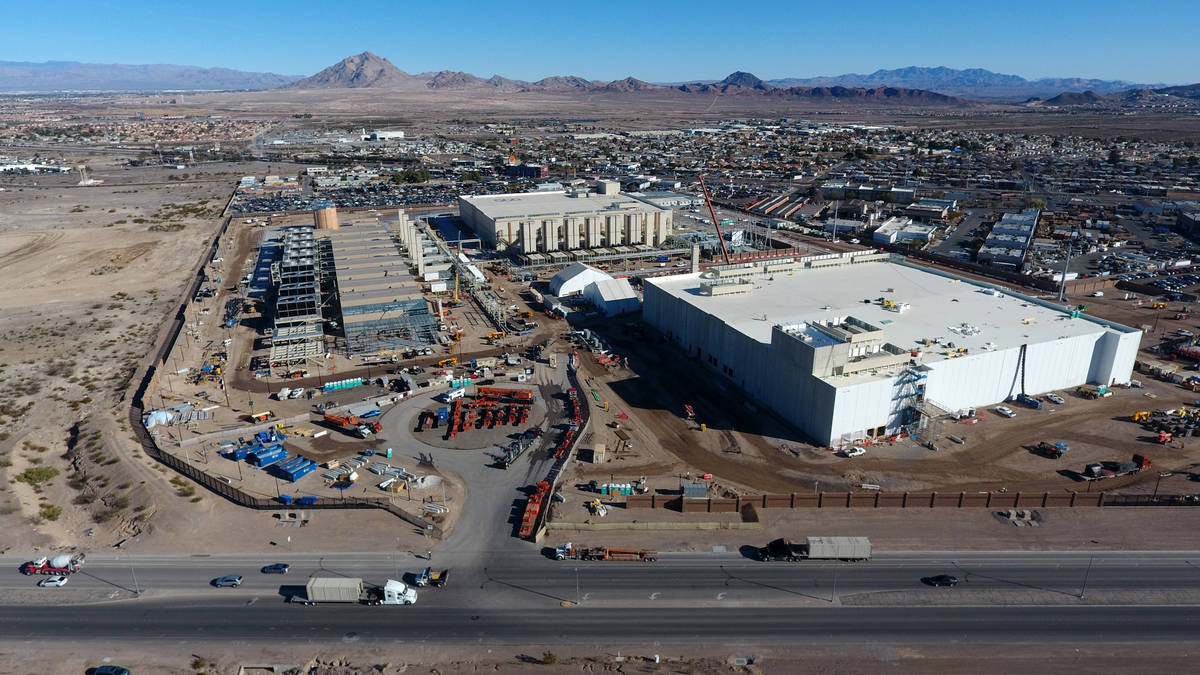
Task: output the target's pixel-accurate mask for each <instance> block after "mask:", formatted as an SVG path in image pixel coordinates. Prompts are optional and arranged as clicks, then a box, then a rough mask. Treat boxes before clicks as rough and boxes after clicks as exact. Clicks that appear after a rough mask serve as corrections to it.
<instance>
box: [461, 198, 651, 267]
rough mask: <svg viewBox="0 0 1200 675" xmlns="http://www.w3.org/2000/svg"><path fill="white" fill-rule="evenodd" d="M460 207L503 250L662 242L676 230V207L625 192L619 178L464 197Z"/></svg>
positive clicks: (479, 232) (465, 217)
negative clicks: (577, 185) (570, 186)
mask: <svg viewBox="0 0 1200 675" xmlns="http://www.w3.org/2000/svg"><path fill="white" fill-rule="evenodd" d="M458 206H459V212H460V214H461V215H462V219H463V221H464V222H465V223H466V224H467V225H468V226H469V227H470V228H471V229H472V230H474V231H475V233H476V234H477V235H479V237H480V238H481V239H482V240H483V241H484V242H485V243H486V244H487V245H488V246H491V247H493V248H496V249H498V250H506V249H509V248H512V249H514V250H517V251H519V252H521V253H535V252H537V251H575V250H579V249H594V248H601V247H607V246H627V245H638V244H643V245H648V246H661V245H663V244H664V243H666V240H667V237H669V236H670V234H671V214H672V211H671V209H669V208H664V207H660V206H656V205H654V204H651V203H648V202H645V201H640V200H637V199H633V198H631V197H629V196H626V195H623V194H621V193H620V192H619V190H618V189H617V184H616V182H615V181H598V182H597V183H596V185H595V187H594V188H593V189H590V190H589V189H582V188H575V189H570V190H552V191H539V192H528V193H523V194H503V195H484V196H476V197H470V196H468V197H459V198H458Z"/></svg>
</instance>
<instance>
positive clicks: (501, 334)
mask: <svg viewBox="0 0 1200 675" xmlns="http://www.w3.org/2000/svg"><path fill="white" fill-rule="evenodd" d="M505 335H507V333H505V332H504V331H502V330H501V331H493V332H491V333H488V334H487V336H488V339H489V340H499V339H502V338H503V337H504V336H505Z"/></svg>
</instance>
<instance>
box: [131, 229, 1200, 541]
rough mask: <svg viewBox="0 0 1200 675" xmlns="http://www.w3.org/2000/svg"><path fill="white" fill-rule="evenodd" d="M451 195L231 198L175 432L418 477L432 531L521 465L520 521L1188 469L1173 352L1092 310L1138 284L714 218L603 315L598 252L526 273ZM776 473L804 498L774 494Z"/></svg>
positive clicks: (322, 489) (351, 473)
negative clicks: (1005, 281) (1052, 275)
mask: <svg viewBox="0 0 1200 675" xmlns="http://www.w3.org/2000/svg"><path fill="white" fill-rule="evenodd" d="M441 215H444V214H440V215H439V216H438V217H439V218H440V217H441ZM434 220H435V218H434V217H432V216H428V215H425V216H422V215H419V214H416V215H414V214H408V213H406V212H404V211H396V212H391V213H389V212H382V211H380V212H368V213H357V214H353V215H346V216H343V217H341V218H339V217H338V215H337V214H336V212H333V211H332V209H321V210H319V211H317V212H316V214H315V215H303V214H297V215H293V216H286V217H284V218H278V219H267V222H247V223H242V224H240V226H238V227H237V229H236V232H235V231H233V230H232V228H231V233H230V235H229V236H228V238H227V239H226V240H225V241H223V242H222V243H223V245H224V246H228V247H229V249H228V250H229V256H228V257H229V258H230V260H228V261H225V260H224V257H223V256H222V255H221V252H220V251H219V250H218V251H215V252H214V256H213V258H212V260H211V261H210V265H209V266H208V269H207V272H206V273H207V275H208V276H209V278H215V279H221V278H226V279H236V280H237V283H235V284H233V285H232V286H230V285H229V284H224V283H214V284H211V286H223V287H225V288H221V289H220V290H216V289H214V292H212V293H198V294H197V295H196V297H195V298H194V299H193V303H192V305H193V307H191V308H189V315H190V316H191V317H192V320H191V321H189V322H187V323H186V324H185V327H184V331H183V339H181V340H180V341H179V342H178V343H177V344H176V350H175V352H174V353H173V354H172V355H171V356H169V357H168V363H170V364H171V365H172V368H170V369H169V371H171V372H164V373H162V374H161V375H160V376H159V377H158V378H157V381H156V383H157V385H158V386H157V388H156V389H155V390H154V394H152V396H151V397H149V399H148V400H151V401H156V402H158V403H160V404H161V405H160V406H159V408H158V409H157V410H155V411H152V412H151V411H148V415H147V418H146V420H147V423H148V426H150V427H151V432H152V433H153V434H154V435H156V436H157V437H158V440H159V442H160V444H162V445H163V447H164V448H165V449H166V451H167V452H169V453H172V454H175V455H178V456H179V457H181V458H183V459H184V461H189V462H192V463H193V464H197V463H198V464H202V465H203V467H204V470H205V471H206V472H210V473H212V474H214V475H215V476H216V477H217V478H216V479H217V480H219V481H222V482H226V483H227V484H228V485H230V486H232V487H236V488H237V489H239V490H245V491H246V493H247V494H253V495H257V498H264V499H269V500H274V501H281V500H285V499H286V500H288V501H287V504H288V505H293V504H298V505H308V506H316V505H318V504H320V503H324V500H338V499H346V498H348V497H350V496H352V495H353V496H354V497H355V498H356V499H363V500H382V501H380V502H379V503H383V502H387V503H389V504H392V505H396V507H397V508H401V509H403V508H405V506H406V503H407V502H409V501H412V500H415V502H413V503H412V505H411V506H408V509H409V510H410V511H411V515H412V516H414V517H416V518H421V519H423V520H422V521H421V522H429V523H433V524H436V526H437V527H438V528H439V531H441V532H443V533H444V532H446V531H448V530H449V529H450V528H453V527H454V524H455V522H456V517H457V515H458V509H456V508H455V507H454V506H452V504H453V502H454V500H455V499H458V498H465V495H466V494H467V493H468V492H469V491H470V490H472V489H475V488H477V486H478V485H479V484H480V481H484V482H485V483H488V484H493V483H494V484H496V485H500V484H507V485H510V486H511V487H510V488H508V489H520V490H524V493H525V494H526V495H527V496H526V497H525V498H523V499H522V500H521V501H520V507H519V513H517V512H515V513H514V516H513V518H514V520H513V523H514V530H513V533H512V534H513V536H516V537H518V538H537V537H539V536H545V534H546V533H547V532H553V531H554V530H555V528H585V529H586V528H588V527H591V525H589V524H590V523H597V522H600V521H603V522H605V523H608V524H609V528H610V529H611V527H620V525H619V524H620V523H622V522H625V523H629V524H630V527H633V523H634V521H637V522H646V521H647V519H649V520H661V521H662V522H663V523H664V526H667V527H682V528H684V529H687V528H689V527H693V526H694V525H688V523H693V524H695V523H726V524H727V526H728V525H729V524H732V523H740V522H744V521H745V519H746V518H747V515H746V512H745V510H744V509H743V508H741V507H737V508H735V509H732V510H729V511H728V512H722V510H723V509H724V506H721V508H719V509H718V508H716V507H715V506H713V505H714V504H716V503H717V501H720V500H734V502H733V503H736V504H741V503H742V500H744V499H749V500H753V499H759V500H760V502H761V504H760V508H759V509H758V511H759V512H758V513H757V514H756V515H754V518H755V519H756V520H755V521H754V522H758V523H763V524H764V525H765V526H767V527H777V526H782V524H783V523H786V522H788V521H789V519H791V518H795V517H797V515H796V514H795V513H794V512H795V511H796V508H797V506H814V505H816V506H828V505H830V504H831V503H835V502H836V499H837V497H836V496H837V495H851V497H846V499H850V500H851V501H855V503H858V502H862V500H861V499H858V500H857V501H856V499H855V498H853V497H852V495H855V494H859V495H866V496H868V497H871V498H873V499H876V500H878V499H884V502H885V503H890V502H887V499H890V497H889V495H895V494H905V495H908V494H913V495H929V494H936V493H946V492H949V493H952V494H954V495H960V494H961V495H968V494H974V495H990V496H989V497H988V499H989V500H991V499H993V498H995V499H998V500H1001V501H999V502H997V504H1002V503H1003V499H1005V497H1003V495H1013V494H1016V495H1018V497H1017V500H1016V501H1015V502H1013V504H1010V506H1011V505H1017V506H1022V505H1025V504H1026V503H1027V502H1028V500H1029V499H1032V496H1031V495H1037V497H1038V499H1040V500H1041V502H1039V503H1040V504H1042V505H1043V506H1045V505H1051V504H1052V505H1068V504H1066V503H1065V502H1063V501H1062V500H1063V499H1067V500H1068V501H1070V504H1069V505H1071V506H1084V505H1093V506H1095V505H1100V502H1098V501H1096V500H1095V499H1092V498H1091V497H1087V496H1088V495H1092V494H1096V495H1100V494H1101V493H1104V494H1113V495H1116V494H1117V493H1119V494H1123V495H1133V496H1137V495H1142V494H1145V493H1146V492H1147V491H1149V492H1151V493H1152V494H1154V495H1155V496H1157V492H1158V491H1159V490H1160V489H1161V491H1162V492H1163V493H1164V494H1190V493H1191V492H1192V490H1191V489H1190V487H1191V485H1190V483H1189V477H1190V476H1191V475H1192V469H1193V467H1194V466H1195V465H1196V459H1195V458H1194V457H1193V453H1194V452H1195V451H1194V449H1192V448H1190V445H1189V442H1188V441H1187V440H1186V439H1187V438H1188V437H1189V436H1190V435H1191V434H1192V433H1194V429H1195V426H1196V425H1195V424H1194V422H1193V420H1196V419H1198V417H1200V413H1196V412H1195V409H1194V408H1190V407H1188V404H1190V403H1192V402H1193V399H1194V396H1193V395H1192V393H1191V390H1190V389H1185V388H1184V387H1181V386H1179V383H1172V382H1171V381H1170V380H1171V378H1172V376H1173V374H1174V373H1173V372H1172V373H1169V374H1164V373H1165V370H1164V368H1162V367H1160V368H1159V371H1158V375H1159V377H1157V378H1150V377H1145V378H1143V379H1144V381H1138V380H1137V379H1135V377H1134V375H1135V373H1134V370H1135V365H1136V367H1137V369H1138V370H1145V368H1146V367H1147V366H1146V365H1145V359H1143V358H1142V356H1141V354H1144V353H1146V352H1145V351H1144V350H1143V351H1142V352H1139V351H1138V350H1139V348H1141V347H1149V346H1151V345H1148V344H1143V342H1144V341H1145V340H1147V339H1148V336H1147V335H1146V334H1145V332H1144V331H1143V330H1141V329H1138V328H1132V327H1130V326H1131V325H1141V323H1142V322H1141V321H1139V320H1138V317H1137V316H1136V311H1135V315H1134V316H1132V317H1131V318H1127V319H1125V321H1128V323H1129V325H1126V324H1125V323H1123V322H1122V321H1121V320H1119V319H1120V318H1123V317H1114V318H1101V317H1108V316H1109V314H1107V313H1106V312H1107V310H1108V309H1109V306H1110V305H1115V308H1116V309H1121V310H1127V309H1130V308H1129V307H1127V306H1126V305H1125V304H1120V303H1117V302H1116V301H1115V300H1111V301H1110V300H1107V299H1106V300H1105V301H1102V302H1103V303H1104V304H1103V305H1102V306H1101V307H1100V308H1096V307H1093V309H1092V310H1091V311H1089V310H1088V309H1087V308H1084V307H1082V306H1067V307H1064V306H1062V305H1058V304H1055V303H1054V302H1052V301H1051V300H1049V299H1047V298H1042V297H1036V296H1034V295H1030V294H1026V293H1020V292H1014V291H1013V290H1011V289H1006V288H1002V287H998V286H994V285H991V284H986V283H980V282H977V281H974V280H972V279H969V278H966V277H961V276H957V275H952V274H947V273H945V272H941V271H935V270H931V269H930V268H923V267H919V266H915V265H912V264H908V263H905V262H902V261H899V260H897V259H895V258H893V257H892V256H890V255H889V254H882V253H878V252H874V251H870V250H859V251H849V252H844V253H823V254H818V255H811V254H810V255H802V252H800V251H795V250H792V249H776V250H773V251H759V252H752V253H746V254H739V255H738V256H737V257H735V258H733V259H730V262H729V263H726V264H722V260H721V258H720V257H719V256H720V255H721V253H722V251H721V250H720V248H719V247H718V249H716V250H714V251H712V252H711V255H708V256H705V258H707V259H706V260H705V259H702V258H701V257H699V256H698V255H697V252H696V251H695V250H694V248H693V251H692V256H693V262H692V263H691V264H689V265H687V266H686V267H684V268H675V269H671V270H669V271H670V272H671V273H670V274H658V275H655V276H653V277H648V278H645V279H638V280H636V282H637V283H636V290H637V293H636V295H635V299H637V300H640V301H643V302H644V306H643V307H642V309H641V310H640V312H637V313H633V314H629V313H623V314H618V315H614V316H609V315H607V314H606V313H605V312H602V311H594V310H589V309H588V308H589V307H590V305H588V304H587V303H588V302H589V301H588V299H587V296H586V294H578V293H579V291H578V289H577V288H575V287H577V286H578V287H580V288H584V287H586V285H587V284H591V283H607V282H605V279H611V278H612V277H611V276H610V275H604V274H599V275H595V274H591V273H590V272H588V270H592V269H593V268H590V267H588V266H586V265H583V264H581V263H578V262H576V263H573V264H570V265H568V264H567V263H566V262H565V261H564V262H563V264H562V265H561V266H560V267H550V268H549V269H546V270H544V271H543V270H539V271H538V272H537V273H534V274H514V273H513V268H512V267H511V266H510V265H498V264H496V263H495V262H494V261H491V260H488V259H487V256H486V255H481V254H480V252H479V250H478V248H472V247H470V244H475V245H478V244H479V243H480V242H478V241H471V240H463V239H461V237H462V234H461V233H459V235H458V236H459V237H460V238H459V239H457V240H450V241H447V240H446V239H445V237H444V232H445V231H444V230H443V229H440V228H438V227H436V226H435V225H434V222H433V221H434ZM464 245H467V249H465V250H464V249H463V247H464ZM468 253H470V255H468ZM581 271H582V273H581ZM560 272H561V274H560V275H556V276H554V278H553V279H551V280H550V281H549V283H548V284H547V281H545V279H546V278H547V277H548V276H550V275H549V273H560ZM589 275H590V276H589ZM593 280H595V281H593ZM619 280H621V281H624V279H619ZM211 286H210V287H211ZM568 288H571V289H575V290H573V291H568V290H567V289H568ZM815 288H819V289H821V290H820V292H812V291H810V290H807V289H815ZM552 290H559V291H560V292H562V293H563V294H564V295H566V294H567V293H568V292H570V293H576V294H577V295H574V296H572V297H558V296H556V295H554V294H552V293H551V292H550V291H552ZM643 297H644V300H643ZM581 303H582V304H581ZM217 308H221V312H222V313H221V314H220V316H222V321H221V322H220V323H219V324H218V325H219V329H216V330H214V329H215V326H214V325H212V324H208V323H207V322H205V321H204V320H203V319H202V317H204V316H207V315H210V314H211V313H212V312H214V311H217ZM1159 309H1161V308H1156V311H1158V310H1159ZM1097 310H1099V311H1097ZM564 315H566V316H568V319H569V320H564V318H563V317H564ZM1186 346H1187V345H1182V344H1180V345H1176V346H1175V347H1173V348H1172V349H1173V350H1174V352H1173V353H1176V354H1180V353H1183V352H1180V351H1179V350H1180V349H1183V348H1184V347H1186ZM185 350H186V351H185ZM1184 351H1186V349H1184ZM198 357H199V362H198V365H194V366H187V365H186V364H189V363H192V364H194V363H197V358H198ZM176 365H178V366H179V367H178V368H175V367H174V366H176ZM185 366H186V367H185ZM1176 379H1178V378H1176ZM1181 381H1182V380H1181ZM1195 381H1200V380H1195V379H1194V380H1192V381H1191V382H1195ZM1185 384H1186V382H1185ZM218 392H219V393H218ZM1189 396H1191V397H1192V398H1189ZM1134 398H1136V401H1133V400H1131V399H1134ZM168 399H170V400H172V401H173V404H168ZM1150 400H1153V401H1154V402H1155V405H1147V404H1146V403H1145V402H1143V401H1150ZM222 404H224V405H222ZM1006 404H1007V405H1006ZM1010 405H1011V406H1012V407H1011V408H1010V407H1009V406H1010ZM1131 408H1135V409H1131ZM152 420H153V422H152ZM1138 425H1142V426H1144V427H1145V429H1143V428H1141V426H1138ZM264 434H265V436H264ZM1131 448H1133V449H1132V450H1131ZM447 453H451V454H447ZM1131 456H1132V457H1131ZM1151 467H1153V469H1154V470H1151ZM247 468H249V469H250V470H249V471H246V469H247ZM497 469H499V470H502V471H504V473H503V474H493V473H491V472H493V471H495V470H497ZM514 470H516V471H515V472H514ZM234 474H236V475H234ZM500 475H504V476H508V478H503V479H498V478H497V477H496V476H500ZM368 477H369V478H370V480H364V479H365V478H368ZM497 481H499V482H497ZM490 489H494V490H499V487H493V488H490ZM1021 494H1024V495H1025V499H1026V500H1027V502H1022V501H1021V497H1019V495H1021ZM779 495H791V497H790V498H788V500H787V501H788V503H789V504H791V507H790V508H783V509H780V508H764V507H766V506H767V505H768V502H770V503H771V505H775V504H776V502H777V501H778V500H777V496H779ZM807 495H812V496H814V497H813V499H815V500H816V501H812V500H810V499H809V498H808V497H807ZM1072 495H1082V496H1083V497H1079V498H1076V497H1074V496H1072ZM397 498H399V500H400V501H397ZM1098 498H1100V497H1098ZM1103 498H1107V497H1103ZM920 499H921V498H920V497H919V496H918V497H915V498H914V502H917V503H919V502H920ZM965 499H966V497H965V496H964V497H962V499H960V505H961V503H964V502H963V501H962V500H965ZM300 500H304V501H303V502H301V501H300ZM681 500H682V501H681ZM698 500H699V501H698ZM714 500H717V501H714ZM771 500H776V501H771ZM701 501H703V503H705V504H708V506H707V507H706V508H705V509H704V512H703V513H694V512H688V511H689V508H691V507H686V508H685V506H684V502H688V503H694V504H699V503H701ZM927 501H928V502H930V503H932V502H936V501H937V499H936V498H934V497H929V498H928V499H927ZM810 502H812V503H810ZM862 503H864V504H865V503H866V502H862ZM875 503H876V504H877V505H878V503H879V502H875ZM897 503H899V502H897ZM905 503H907V497H906V498H905ZM989 503H990V502H989ZM1028 503H1033V502H1028ZM721 504H722V505H723V504H725V502H721ZM459 507H461V505H459ZM692 510H693V511H694V509H692ZM1014 513H1015V512H1014ZM1013 517H1014V518H1018V516H1013ZM671 523H674V525H671ZM772 523H775V524H776V525H772ZM634 529H636V528H634ZM597 536H600V539H599V541H601V542H604V541H610V542H616V541H619V540H620V536H618V535H616V534H612V533H609V534H604V535H602V536H601V535H597Z"/></svg>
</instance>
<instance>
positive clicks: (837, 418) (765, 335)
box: [643, 251, 1141, 445]
mask: <svg viewBox="0 0 1200 675" xmlns="http://www.w3.org/2000/svg"><path fill="white" fill-rule="evenodd" d="M643 317H644V319H645V321H646V322H648V323H650V324H651V325H653V326H655V327H656V328H657V329H659V330H660V331H662V332H663V333H664V334H666V336H667V337H668V339H669V340H670V341H672V342H674V343H675V344H677V345H678V346H679V347H680V348H682V349H683V350H685V351H686V352H687V353H688V354H689V355H690V356H692V357H696V358H698V360H699V362H700V363H702V364H704V365H705V366H706V367H708V368H711V369H712V370H713V371H715V372H716V373H720V374H721V376H723V377H724V378H726V379H728V380H730V381H732V382H733V383H735V384H736V385H737V386H740V387H742V388H743V389H744V390H745V392H746V393H747V394H748V395H749V396H750V397H751V398H753V399H754V400H756V401H758V402H759V403H761V404H762V405H765V406H766V407H768V408H770V409H772V410H774V411H775V412H777V413H779V414H780V415H781V416H783V417H784V418H786V419H787V420H789V421H791V422H792V423H793V424H795V425H796V426H797V427H799V428H800V429H801V430H803V431H804V432H805V433H807V434H808V435H809V436H811V437H812V438H813V439H815V440H816V441H817V442H819V443H824V444H828V445H840V444H843V443H848V442H851V441H853V440H855V439H859V438H863V437H867V436H880V435H885V434H892V433H896V432H898V431H901V430H904V429H908V428H911V425H913V424H914V423H918V422H919V420H920V419H921V416H922V415H923V414H937V413H938V412H939V411H944V412H953V411H956V410H960V409H963V408H968V407H982V406H986V405H992V404H995V403H1000V402H1002V401H1005V400H1006V399H1008V398H1010V397H1013V396H1015V395H1017V394H1019V393H1022V392H1025V393H1027V394H1029V395H1036V394H1041V393H1045V392H1049V391H1053V390H1056V389H1063V388H1067V387H1075V386H1078V385H1081V384H1085V383H1096V384H1106V385H1109V384H1114V383H1124V382H1128V381H1129V378H1130V375H1131V373H1132V371H1133V363H1134V359H1135V357H1136V355H1137V350H1138V345H1139V341H1140V338H1141V333H1140V332H1139V331H1137V330H1136V329H1133V328H1129V327H1127V326H1122V325H1120V324H1116V323H1113V322H1109V321H1104V320H1101V319H1097V318H1094V317H1089V316H1086V315H1078V314H1077V313H1074V314H1073V313H1071V312H1070V311H1067V310H1064V308H1063V307H1061V306H1058V305H1053V304H1050V303H1047V302H1043V301H1040V300H1036V299H1034V298H1031V297H1025V296H1022V295H1018V294H1013V293H1009V292H1007V291H1002V290H998V289H996V288H993V287H991V286H988V285H986V284H981V283H978V282H973V281H970V280H967V279H964V278H960V277H957V276H954V275H951V274H948V273H942V272H938V271H934V270H930V269H926V268H920V267H916V266H913V265H910V264H908V263H906V262H904V261H903V259H902V258H892V257H891V256H889V255H888V254H882V253H877V252H873V251H861V252H854V253H847V254H841V255H838V254H831V255H826V256H811V257H807V258H796V259H785V260H774V261H762V262H757V263H747V264H743V265H728V266H719V267H715V268H713V269H710V270H707V271H705V272H699V273H694V274H686V275H679V276H672V277H660V278H653V279H647V280H646V281H645V283H644V287H643Z"/></svg>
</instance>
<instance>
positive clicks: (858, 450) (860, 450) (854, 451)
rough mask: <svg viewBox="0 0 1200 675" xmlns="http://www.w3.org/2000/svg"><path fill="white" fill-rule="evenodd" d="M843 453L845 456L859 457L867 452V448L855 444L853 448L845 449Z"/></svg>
mask: <svg viewBox="0 0 1200 675" xmlns="http://www.w3.org/2000/svg"><path fill="white" fill-rule="evenodd" d="M844 454H845V455H846V456H847V457H861V456H862V455H865V454H867V449H866V448H864V447H862V446H860V445H856V446H854V447H853V448H850V449H849V450H847V451H846V452H845V453H844Z"/></svg>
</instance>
